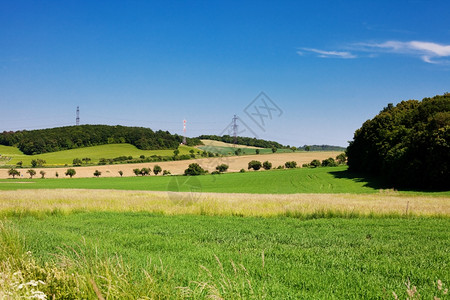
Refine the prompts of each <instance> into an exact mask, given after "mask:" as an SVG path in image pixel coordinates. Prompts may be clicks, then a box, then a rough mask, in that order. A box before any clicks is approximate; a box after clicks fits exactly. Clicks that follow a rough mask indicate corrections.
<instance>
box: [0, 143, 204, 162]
mask: <svg viewBox="0 0 450 300" xmlns="http://www.w3.org/2000/svg"><path fill="white" fill-rule="evenodd" d="M179 150H180V155H183V154H190V153H189V151H190V150H194V151H195V152H197V151H198V149H196V148H193V147H188V146H180V147H179ZM0 154H1V155H2V157H9V158H11V159H10V160H3V161H2V160H0V166H1V165H2V164H3V165H5V164H7V165H16V164H17V163H18V162H19V161H22V162H23V164H24V166H28V165H31V160H32V159H38V158H40V159H44V160H45V161H46V162H47V163H46V166H64V165H66V164H67V165H69V166H70V165H72V162H73V159H74V158H79V159H82V158H84V157H89V158H90V159H92V161H91V163H93V164H97V163H98V161H99V159H100V158H115V157H119V156H132V157H133V158H139V156H141V155H145V157H149V156H152V155H158V156H173V150H140V149H138V148H136V147H135V146H133V145H131V144H109V145H101V146H93V147H85V148H79V149H71V150H64V151H58V152H51V153H44V154H38V155H25V154H23V153H22V152H21V151H20V150H19V149H17V148H16V147H9V146H2V145H0Z"/></svg>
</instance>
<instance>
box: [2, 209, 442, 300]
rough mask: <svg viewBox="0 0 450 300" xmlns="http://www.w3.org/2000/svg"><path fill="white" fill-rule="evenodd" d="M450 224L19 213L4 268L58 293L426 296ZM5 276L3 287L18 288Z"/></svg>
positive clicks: (6, 238) (5, 236)
mask: <svg viewBox="0 0 450 300" xmlns="http://www.w3.org/2000/svg"><path fill="white" fill-rule="evenodd" d="M449 227H450V219H448V218H432V217H431V218H406V219H405V218H370V219H368V218H350V219H347V218H320V219H310V220H300V219H296V218H286V217H272V218H270V217H269V218H261V217H246V218H242V217H223V216H192V215H180V216H164V215H161V214H149V213H114V212H91V213H89V212H79V213H72V214H69V215H61V214H58V213H56V214H53V215H48V216H45V217H39V218H38V217H35V216H32V215H30V216H26V215H23V216H20V217H10V218H9V220H8V221H4V222H3V224H2V226H1V234H0V238H1V239H2V243H1V244H2V248H1V249H0V255H1V256H3V257H1V258H3V259H4V258H5V256H7V257H9V259H8V260H2V262H1V263H0V266H2V268H3V270H2V271H3V272H4V271H7V270H10V271H11V272H12V271H13V270H15V271H16V272H17V269H20V268H21V269H22V270H23V271H22V272H21V273H19V274H20V276H21V277H20V278H18V279H17V278H16V279H17V280H16V281H19V282H20V281H21V282H23V283H27V282H33V281H35V282H37V284H36V285H37V286H36V287H35V290H34V292H36V291H37V290H39V291H41V292H43V293H45V294H46V295H53V294H55V295H56V296H55V298H57V299H58V298H59V297H62V296H63V295H64V296H65V297H66V298H91V299H92V298H99V299H100V297H99V296H98V295H101V296H102V297H104V298H105V299H106V298H111V299H112V298H121V299H137V298H145V297H148V298H171V299H175V298H191V299H192V298H194V299H203V298H214V299H221V298H228V299H230V298H233V299H236V298H250V299H262V298H269V299H274V298H277V299H280V298H283V299H289V298H291V299H293V298H296V299H299V298H300V299H381V298H385V299H390V298H391V299H394V298H393V294H392V292H393V291H395V293H396V294H397V295H398V296H399V297H400V298H403V299H404V298H406V296H407V290H406V287H405V282H408V281H409V282H411V289H412V286H416V287H417V290H418V292H419V293H420V295H421V296H422V297H423V298H424V299H431V298H432V297H433V296H441V297H442V296H443V295H442V294H443V290H438V288H437V281H438V280H442V281H443V282H444V288H445V287H446V286H445V284H448V279H449V278H450V271H449V270H450V269H449V268H448V264H449V250H448V249H450V234H449V232H448V230H442V229H443V228H449ZM19 233H20V234H19ZM27 251H29V252H27ZM14 257H15V258H16V259H13V258H14ZM4 274H5V273H2V276H4ZM16 277H18V276H17V275H16ZM7 279H8V278H6V279H5V280H4V281H0V282H1V283H0V284H1V285H3V286H1V288H2V291H3V292H5V291H9V290H8V289H10V290H14V283H12V282H8V280H7ZM39 280H41V281H42V282H45V284H39ZM25 286H26V284H25ZM13 292H16V293H18V294H19V293H25V292H26V291H25V290H20V291H13Z"/></svg>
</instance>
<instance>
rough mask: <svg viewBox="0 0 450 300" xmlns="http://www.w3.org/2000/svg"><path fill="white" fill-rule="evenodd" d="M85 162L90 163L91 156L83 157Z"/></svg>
mask: <svg viewBox="0 0 450 300" xmlns="http://www.w3.org/2000/svg"><path fill="white" fill-rule="evenodd" d="M81 160H82V161H83V162H84V163H85V164H87V163H89V162H90V161H91V159H90V158H89V157H85V158H82V159H81Z"/></svg>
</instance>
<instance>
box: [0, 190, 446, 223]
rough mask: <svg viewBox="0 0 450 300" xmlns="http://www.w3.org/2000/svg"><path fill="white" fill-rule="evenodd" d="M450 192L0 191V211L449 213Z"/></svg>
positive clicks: (255, 214) (222, 213)
mask: <svg viewBox="0 0 450 300" xmlns="http://www.w3.org/2000/svg"><path fill="white" fill-rule="evenodd" d="M449 200H450V197H429V196H411V195H404V194H398V193H395V192H393V193H387V194H386V193H380V194H370V195H366V194H359V195H358V194H293V195H272V194H271V195H267V194H217V193H175V192H147V191H117V190H84V189H76V190H73V189H72V190H71V189H53V190H39V193H36V191H35V190H17V191H0V215H1V214H2V213H9V212H16V213H24V212H49V211H50V212H51V211H54V210H57V211H60V212H62V213H70V212H72V211H79V210H84V211H116V212H125V211H130V212H136V211H145V212H157V213H164V214H167V215H179V214H194V215H201V214H202V215H240V216H280V215H294V216H295V215H307V214H312V213H326V212H333V213H338V214H343V215H348V214H352V213H355V214H359V215H369V214H373V215H386V214H399V215H404V214H408V215H422V216H431V215H441V216H449V215H450V201H449Z"/></svg>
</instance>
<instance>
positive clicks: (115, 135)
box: [0, 125, 202, 155]
mask: <svg viewBox="0 0 450 300" xmlns="http://www.w3.org/2000/svg"><path fill="white" fill-rule="evenodd" d="M182 141H183V137H182V136H180V135H177V134H171V133H170V132H168V131H162V130H159V131H156V132H155V131H153V130H151V129H150V128H144V127H127V126H119V125H118V126H109V125H80V126H66V127H57V128H49V129H39V130H29V131H28V130H22V131H15V132H12V131H10V132H6V131H5V132H3V133H0V145H5V146H15V147H18V148H19V149H20V150H21V151H22V152H23V153H24V154H27V155H32V154H41V153H47V152H55V151H60V150H68V149H75V148H81V147H89V146H97V145H105V144H114V143H129V144H132V145H135V146H136V147H137V148H139V149H142V150H160V149H176V148H177V147H178V145H180V143H181V142H182ZM186 142H187V145H189V146H195V145H200V144H202V142H201V141H200V140H199V139H196V138H187V139H186Z"/></svg>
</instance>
